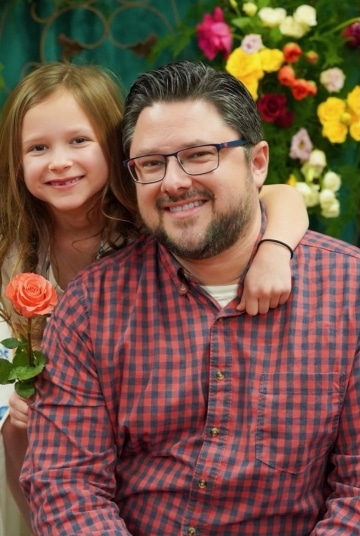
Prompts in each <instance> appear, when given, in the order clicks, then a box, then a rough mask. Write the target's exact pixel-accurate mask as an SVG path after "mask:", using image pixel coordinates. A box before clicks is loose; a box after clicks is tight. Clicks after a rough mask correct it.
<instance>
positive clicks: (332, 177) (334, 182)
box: [322, 171, 341, 192]
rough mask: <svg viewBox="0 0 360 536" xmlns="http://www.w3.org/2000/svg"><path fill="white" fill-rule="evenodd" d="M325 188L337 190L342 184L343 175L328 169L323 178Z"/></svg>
mask: <svg viewBox="0 0 360 536" xmlns="http://www.w3.org/2000/svg"><path fill="white" fill-rule="evenodd" d="M322 184H323V188H324V189H327V190H331V191H333V192H337V191H338V190H339V188H340V186H341V177H340V175H338V174H337V173H335V172H334V171H327V172H326V173H325V175H324V176H323V180H322Z"/></svg>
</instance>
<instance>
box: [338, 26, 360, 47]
mask: <svg viewBox="0 0 360 536" xmlns="http://www.w3.org/2000/svg"><path fill="white" fill-rule="evenodd" d="M342 35H343V37H345V39H346V44H347V45H348V46H349V47H351V48H357V47H359V46H360V20H358V21H356V22H353V23H352V24H350V25H349V26H347V27H346V28H345V30H344V31H343V33H342Z"/></svg>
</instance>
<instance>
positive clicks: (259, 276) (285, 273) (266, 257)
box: [237, 242, 291, 315]
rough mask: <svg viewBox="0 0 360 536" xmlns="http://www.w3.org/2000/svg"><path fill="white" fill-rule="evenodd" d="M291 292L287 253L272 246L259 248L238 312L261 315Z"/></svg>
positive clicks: (268, 244)
mask: <svg viewBox="0 0 360 536" xmlns="http://www.w3.org/2000/svg"><path fill="white" fill-rule="evenodd" d="M290 292H291V270H290V254H289V251H287V250H286V248H284V247H283V246H281V245H278V244H274V243H273V242H266V243H263V244H261V246H260V247H259V249H258V251H257V253H256V255H255V257H254V259H253V262H252V264H251V266H250V268H249V270H248V272H247V274H246V277H245V280H244V290H243V294H242V297H241V301H240V303H239V305H238V306H237V309H238V310H239V311H246V313H247V314H249V315H257V314H258V313H260V314H264V313H267V312H268V311H269V309H274V308H275V307H277V306H278V305H280V304H283V303H285V302H286V301H287V299H288V298H289V296H290Z"/></svg>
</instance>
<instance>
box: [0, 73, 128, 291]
mask: <svg viewBox="0 0 360 536" xmlns="http://www.w3.org/2000/svg"><path fill="white" fill-rule="evenodd" d="M60 88H62V89H64V90H66V91H68V92H70V93H71V94H72V95H73V97H74V98H75V99H76V101H77V102H78V104H79V105H80V106H81V108H82V109H83V110H84V112H85V113H86V114H87V116H88V118H89V120H90V121H91V123H92V125H93V127H94V129H95V131H96V133H97V136H98V137H99V141H100V144H101V146H102V149H103V151H104V154H105V157H106V159H107V163H108V167H109V181H108V184H107V185H106V187H105V188H104V190H103V191H102V192H101V194H100V196H101V199H100V198H99V203H98V205H97V208H99V204H101V208H102V212H103V213H104V214H105V215H106V224H105V228H104V229H103V233H102V237H103V240H104V241H105V242H107V243H108V244H109V245H110V246H111V247H112V248H113V249H115V248H117V247H119V245H118V243H117V244H115V242H114V237H117V236H123V238H124V241H123V244H122V245H125V244H126V242H127V239H128V238H133V237H135V236H136V235H137V228H136V226H135V224H134V222H135V214H136V197H135V188H134V187H133V185H132V184H131V182H130V181H129V182H128V183H127V186H126V191H125V189H124V188H125V187H124V185H123V184H124V183H123V182H122V181H121V180H120V174H121V173H122V169H123V168H122V148H121V123H122V118H123V96H122V91H121V86H120V84H119V81H118V80H117V79H116V77H115V75H113V73H111V72H109V71H106V70H105V69H102V68H100V67H99V66H94V65H75V64H71V63H62V62H52V63H47V64H43V65H42V66H41V67H39V68H38V69H36V70H34V71H33V72H31V73H30V74H28V75H27V76H26V77H24V78H23V79H22V80H21V81H20V82H19V84H18V85H17V86H16V87H15V89H14V90H13V91H12V92H11V94H10V96H9V98H8V100H7V102H6V103H5V106H4V108H3V110H2V117H1V124H0V190H1V194H0V288H1V284H2V278H1V271H2V267H3V264H4V261H5V260H6V257H7V255H8V254H9V251H10V248H11V247H12V246H14V245H15V247H16V250H17V252H18V255H19V256H18V261H19V262H18V264H19V269H20V270H21V271H23V272H36V270H37V266H38V262H39V251H40V247H41V248H44V247H45V248H46V247H48V244H44V243H43V242H44V240H51V237H52V217H51V213H50V211H49V209H48V206H47V204H46V203H44V202H42V201H41V200H39V199H37V198H35V197H34V196H33V195H32V194H31V193H30V192H29V191H28V189H27V188H26V185H25V182H24V177H23V168H22V158H21V154H22V149H21V130H22V124H23V119H24V116H25V114H26V112H27V111H28V110H29V109H30V108H32V107H33V106H36V105H37V104H39V103H41V102H42V101H44V100H45V99H46V98H47V97H49V96H50V95H51V94H52V93H54V92H55V91H57V90H58V89H60ZM95 208H96V207H94V209H95ZM88 216H89V218H91V213H89V215H88ZM1 301H2V297H1Z"/></svg>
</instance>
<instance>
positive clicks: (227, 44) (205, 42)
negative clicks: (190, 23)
mask: <svg viewBox="0 0 360 536" xmlns="http://www.w3.org/2000/svg"><path fill="white" fill-rule="evenodd" d="M196 30H197V37H198V46H199V48H200V49H201V50H202V52H203V53H204V54H205V56H206V57H207V58H208V59H209V60H213V59H214V58H215V56H216V54H217V53H218V52H222V53H223V54H224V57H225V58H227V57H228V55H229V54H230V51H231V48H232V41H233V39H232V35H231V31H230V27H229V26H228V25H227V24H226V22H225V20H224V15H223V12H222V9H221V8H220V7H216V8H215V9H214V15H213V16H211V15H210V14H209V13H206V14H205V15H204V18H203V21H202V23H201V24H198V25H197V26H196Z"/></svg>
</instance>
